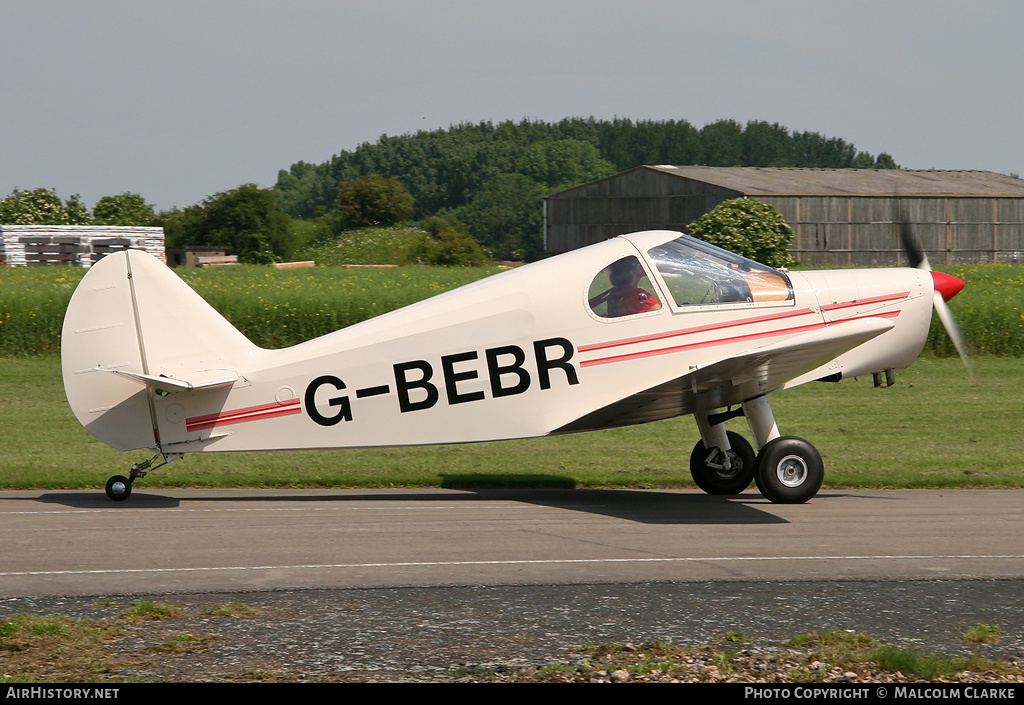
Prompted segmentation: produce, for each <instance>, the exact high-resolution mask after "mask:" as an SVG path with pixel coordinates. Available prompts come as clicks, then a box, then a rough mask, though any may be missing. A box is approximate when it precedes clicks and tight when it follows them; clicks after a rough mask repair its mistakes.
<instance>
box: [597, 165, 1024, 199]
mask: <svg viewBox="0 0 1024 705" xmlns="http://www.w3.org/2000/svg"><path fill="white" fill-rule="evenodd" d="M641 168H644V169H654V170H655V171H661V172H664V173H666V174H672V175H675V176H682V177H685V178H687V179H693V180H695V181H701V182H705V183H709V184H714V185H716V186H721V187H723V188H728V189H733V190H735V191H739V192H741V193H744V194H746V195H748V196H836V195H850V196H869V195H871V196H877V195H880V194H886V195H895V196H1010V197H1017V198H1024V179H1016V178H1014V177H1012V176H1006V175H1004V174H997V173H995V172H993V171H953V170H940V169H799V168H784V167H747V166H737V167H719V166H665V165H658V166H647V167H641ZM611 178H614V177H611Z"/></svg>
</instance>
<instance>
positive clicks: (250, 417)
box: [185, 399, 302, 431]
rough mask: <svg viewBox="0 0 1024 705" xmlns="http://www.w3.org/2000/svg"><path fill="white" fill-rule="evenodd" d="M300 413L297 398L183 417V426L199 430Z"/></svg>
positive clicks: (190, 429)
mask: <svg viewBox="0 0 1024 705" xmlns="http://www.w3.org/2000/svg"><path fill="white" fill-rule="evenodd" d="M300 413H302V409H301V408H300V406H299V400H298V399H289V400H288V401H283V402H274V403H272V404H261V405H259V406H249V407H246V408H244V409H236V410H234V411H221V412H218V413H216V414H207V415H205V416H193V417H192V418H190V419H185V428H186V430H187V431H199V430H202V429H204V428H213V427H214V426H224V425H227V424H235V423H244V422H246V421H259V420H262V419H272V418H277V417H279V416H290V415H292V414H300Z"/></svg>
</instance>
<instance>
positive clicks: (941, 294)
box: [900, 222, 974, 376]
mask: <svg viewBox="0 0 1024 705" xmlns="http://www.w3.org/2000/svg"><path fill="white" fill-rule="evenodd" d="M900 243H901V244H902V245H903V253H904V254H905V255H906V256H907V259H908V260H909V261H910V265H911V266H912V267H914V268H916V269H922V270H924V271H926V272H929V273H930V274H931V275H932V281H933V282H934V284H935V289H934V291H935V293H934V294H933V296H932V307H933V308H934V309H935V313H937V314H938V316H939V321H941V322H942V327H943V328H945V329H946V334H947V335H948V336H949V338H950V340H952V341H953V347H954V348H956V352H957V354H958V355H959V356H960V359H961V360H962V361H963V363H964V367H966V368H967V374H969V375H971V376H973V375H974V368H973V367H972V366H971V360H970V358H969V357H968V356H967V344H966V343H965V342H964V337H963V335H962V334H961V333H960V326H958V325H957V323H956V319H955V318H954V317H953V312H952V311H950V310H949V306H948V305H947V304H946V302H947V301H949V300H950V299H951V298H953V297H954V296H956V295H957V294H958V293H960V290H961V289H963V288H964V282H963V280H961V279H958V278H957V277H954V276H953V275H951V274H944V273H943V272H935V271H932V267H931V265H930V264H929V263H928V255H926V254H925V252H924V250H923V249H922V248H921V244H920V243H919V242H918V241H917V238H916V237H914V233H913V232H911V230H910V225H909V224H907V223H906V222H903V223H901V224H900Z"/></svg>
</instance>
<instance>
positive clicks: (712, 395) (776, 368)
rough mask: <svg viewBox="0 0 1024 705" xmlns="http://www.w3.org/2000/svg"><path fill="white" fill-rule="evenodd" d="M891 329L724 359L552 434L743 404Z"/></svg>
mask: <svg viewBox="0 0 1024 705" xmlns="http://www.w3.org/2000/svg"><path fill="white" fill-rule="evenodd" d="M892 327H893V323H892V322H890V321H887V320H884V319H881V318H866V319H860V320H855V321H847V322H843V323H836V324H833V325H830V326H828V327H826V328H823V329H821V330H818V331H814V332H811V333H804V334H801V335H798V336H794V337H792V338H789V339H787V340H785V341H782V342H778V343H774V344H771V345H766V346H763V347H759V348H755V349H753V350H751V351H749V352H747V353H743V354H740V355H735V356H732V357H728V358H723V359H721V360H718V361H716V362H712V363H710V364H707V365H704V366H702V367H699V368H698V369H695V370H691V371H690V372H687V373H686V374H684V375H682V376H681V377H677V378H675V379H673V380H670V381H668V382H665V383H663V384H659V385H657V386H655V387H651V388H650V389H645V390H643V391H640V392H637V393H636V394H633V395H631V396H628V397H626V398H624V399H620V400H619V401H617V402H614V403H612V404H609V405H608V406H605V407H603V408H601V409H598V410H596V411H593V412H591V413H589V414H587V415H585V416H583V417H581V418H579V419H577V420H576V421H573V422H572V423H570V424H567V425H565V426H563V427H561V428H559V429H556V430H555V431H554V432H553V433H573V432H576V431H589V430H595V429H599V428H610V427H615V426H628V425H631V424H637V423H646V422H648V421H658V420H660V419H667V418H671V417H674V416H679V415H682V414H692V413H694V412H695V411H709V410H713V409H719V408H723V407H727V406H731V405H735V404H740V403H742V402H744V401H746V400H748V399H753V398H754V397H757V396H760V395H762V394H767V393H770V392H772V391H775V390H777V389H778V388H779V387H781V386H782V385H784V384H785V383H786V382H788V381H790V380H793V379H795V378H797V377H800V376H801V375H805V374H807V373H808V372H811V371H814V370H817V369H818V368H819V367H822V366H823V365H826V364H827V363H829V362H830V361H831V360H833V359H834V358H835V357H836V356H838V355H841V354H842V353H844V352H846V351H847V350H851V349H853V348H855V347H856V346H858V345H860V344H861V343H864V342H866V341H868V340H870V339H872V338H874V337H875V336H878V335H881V334H882V333H884V332H885V331H887V330H889V329H891V328H892Z"/></svg>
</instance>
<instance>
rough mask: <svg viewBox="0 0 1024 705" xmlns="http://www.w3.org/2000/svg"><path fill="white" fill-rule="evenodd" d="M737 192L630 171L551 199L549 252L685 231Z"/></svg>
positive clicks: (549, 210)
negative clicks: (647, 233)
mask: <svg viewBox="0 0 1024 705" xmlns="http://www.w3.org/2000/svg"><path fill="white" fill-rule="evenodd" d="M739 195H741V194H739V193H737V192H735V191H731V190H729V189H724V188H718V187H714V186H709V185H708V184H703V183H700V182H696V181H691V180H689V179H680V178H678V177H674V176H669V175H666V174H661V173H658V172H652V171H650V170H646V169H644V170H637V171H633V172H627V173H625V174H622V175H620V176H617V177H614V178H610V179H604V180H603V181H598V182H595V183H593V184H589V185H587V186H581V187H580V188H578V189H574V190H573V191H572V192H571V194H565V195H556V196H552V197H550V198H549V199H548V200H547V202H546V210H545V222H546V232H545V237H546V246H547V250H548V251H549V252H552V253H557V252H568V251H569V250H574V249H577V248H580V247H584V246H586V245H592V244H594V243H595V242H601V241H602V240H607V239H609V238H612V237H616V236H618V235H622V234H623V233H629V232H637V231H640V230H653V229H668V230H685V229H686V226H687V225H689V224H690V223H692V222H693V221H694V220H696V219H697V218H699V217H700V216H701V215H703V214H704V213H707V212H708V211H709V210H711V209H712V208H714V207H715V206H717V205H718V204H719V203H721V202H722V201H725V200H727V199H730V198H736V197H737V196H739Z"/></svg>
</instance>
